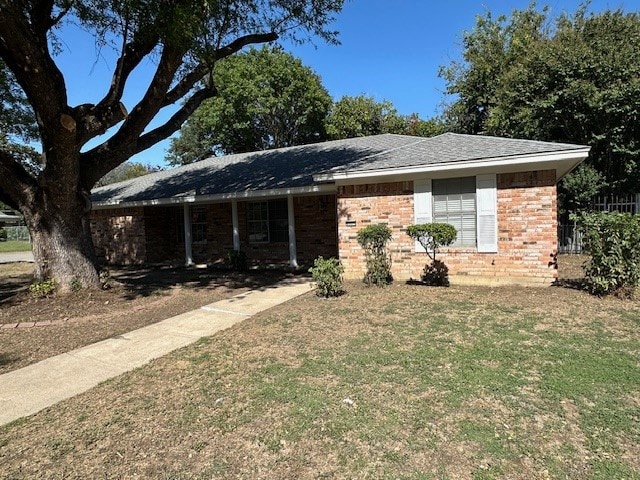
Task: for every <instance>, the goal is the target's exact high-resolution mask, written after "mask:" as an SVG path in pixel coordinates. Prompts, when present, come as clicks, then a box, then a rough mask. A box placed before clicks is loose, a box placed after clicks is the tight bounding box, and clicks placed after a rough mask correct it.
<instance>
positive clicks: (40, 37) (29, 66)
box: [0, 0, 69, 141]
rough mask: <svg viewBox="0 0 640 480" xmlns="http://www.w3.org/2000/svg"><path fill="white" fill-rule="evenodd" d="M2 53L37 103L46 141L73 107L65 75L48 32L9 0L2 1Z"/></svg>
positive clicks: (27, 92)
mask: <svg viewBox="0 0 640 480" xmlns="http://www.w3.org/2000/svg"><path fill="white" fill-rule="evenodd" d="M44 3H47V2H46V1H45V2H44ZM0 56H1V57H2V59H3V60H4V61H5V63H6V64H7V66H8V67H9V68H10V69H11V71H12V72H13V74H14V76H15V78H16V80H17V82H18V84H19V85H20V86H21V87H22V90H23V91H24V92H25V94H26V96H27V98H28V99H29V102H30V103H31V105H32V106H33V109H34V111H35V112H36V115H37V117H38V125H39V127H40V130H41V132H42V134H43V140H45V141H46V140H47V138H48V137H50V136H52V135H53V134H54V133H55V132H57V131H59V130H60V128H61V127H62V125H61V115H62V114H63V113H65V112H67V111H68V110H69V108H68V106H67V91H66V85H65V82H64V77H63V76H62V73H61V72H60V70H59V69H58V67H57V65H56V64H55V62H54V61H53V59H52V58H51V56H50V54H49V47H48V45H47V37H46V31H44V32H35V31H33V30H32V28H31V26H30V25H29V23H28V22H27V20H26V18H25V17H24V15H23V14H21V13H20V11H18V10H16V6H15V4H13V3H12V2H11V1H9V0H0Z"/></svg>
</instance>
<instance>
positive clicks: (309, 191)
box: [93, 184, 336, 210]
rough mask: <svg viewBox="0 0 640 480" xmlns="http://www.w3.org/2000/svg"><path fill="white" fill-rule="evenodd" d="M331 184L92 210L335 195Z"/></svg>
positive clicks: (109, 205)
mask: <svg viewBox="0 0 640 480" xmlns="http://www.w3.org/2000/svg"><path fill="white" fill-rule="evenodd" d="M335 191H336V187H335V185H333V184H325V185H309V186H306V187H291V188H276V189H270V190H245V191H242V192H231V193H220V194H215V195H184V196H181V197H169V198H154V199H150V200H134V201H118V200H116V201H111V202H94V203H93V208H94V209H96V210H104V209H107V208H134V207H150V206H162V205H164V206H170V205H187V204H199V203H216V202H224V201H229V200H253V199H264V198H273V197H286V196H287V195H313V194H318V195H322V194H327V193H335Z"/></svg>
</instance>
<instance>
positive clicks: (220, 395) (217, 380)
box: [0, 283, 640, 479]
mask: <svg viewBox="0 0 640 480" xmlns="http://www.w3.org/2000/svg"><path fill="white" fill-rule="evenodd" d="M347 292H348V293H347V294H346V295H344V296H342V297H339V298H333V299H320V298H317V297H315V296H314V295H313V294H307V295H304V296H302V297H300V298H298V299H296V300H294V301H291V302H288V303H287V304H285V305H283V306H281V307H278V308H275V309H272V310H269V311H266V312H263V313H262V314H259V315H257V316H255V317H253V318H251V319H249V320H247V321H246V322H243V323H242V324H239V325H236V326H235V327H233V328H232V329H229V330H226V331H224V332H221V333H220V334H218V335H216V336H215V337H212V338H208V339H203V340H201V341H200V342H198V343H197V344H196V345H193V346H191V347H188V348H185V349H182V350H179V351H177V352H175V353H173V354H171V355H169V356H167V357H164V358H162V359H159V360H157V361H154V362H152V364H150V365H148V366H146V367H144V368H141V369H138V370H136V371H134V372H131V373H129V374H126V375H123V376H121V377H118V378H116V379H114V380H112V381H109V382H106V383H104V384H102V385H100V386H99V387H97V388H95V389H93V390H91V391H90V392H87V393H86V394H83V395H80V396H78V397H76V398H73V399H71V400H69V401H66V402H63V403H61V404H59V405H57V406H54V407H52V408H50V409H48V410H46V411H44V412H41V413H39V414H37V415H34V416H32V417H30V418H28V419H26V420H24V421H19V422H16V423H14V424H12V425H9V426H7V427H4V428H2V429H0V445H1V447H0V461H1V462H2V465H3V469H2V475H4V476H5V478H45V479H46V478H52V479H53V478H96V477H106V478H134V477H138V478H176V479H182V478H184V479H186V478H220V479H223V478H224V479H226V478H247V479H249V478H251V479H272V478H291V479H293V478H295V479H311V478H376V479H378V478H405V479H425V478H437V479H439V478H451V479H454V478H455V479H472V478H516V479H543V478H585V479H587V478H592V479H609V478H640V462H639V461H638V458H640V455H639V453H640V452H639V451H638V445H640V411H639V408H638V401H637V398H638V397H639V395H640V369H639V368H638V363H639V360H640V334H639V333H638V332H639V327H640V320H639V319H640V304H639V303H638V302H631V301H622V300H618V299H615V298H614V299H605V300H602V299H597V298H594V297H591V296H589V295H587V294H585V293H583V292H580V291H576V290H570V289H562V288H557V287H555V288H546V289H544V288H543V289H527V288H519V287H511V288H493V289H492V288H482V287H474V288H471V287H465V288H461V287H451V288H431V287H421V286H409V285H392V286H390V287H388V288H385V289H377V288H372V289H369V288H365V287H364V286H362V285H361V284H360V283H350V284H348V285H347Z"/></svg>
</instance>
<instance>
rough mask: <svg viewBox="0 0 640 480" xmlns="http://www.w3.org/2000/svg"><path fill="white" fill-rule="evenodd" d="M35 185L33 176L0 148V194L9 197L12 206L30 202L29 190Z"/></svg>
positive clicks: (21, 205) (20, 205)
mask: <svg viewBox="0 0 640 480" xmlns="http://www.w3.org/2000/svg"><path fill="white" fill-rule="evenodd" d="M36 186H37V183H36V180H35V178H33V177H32V176H31V175H29V173H28V172H27V171H26V170H25V169H24V167H23V166H22V165H21V164H20V162H19V161H17V160H16V159H15V158H14V157H13V155H11V154H10V153H8V152H5V151H4V150H0V196H2V197H3V198H9V199H10V200H11V202H10V203H12V204H13V205H14V206H18V207H23V206H25V205H27V204H28V203H30V196H31V192H30V190H32V189H34V188H35V187H36Z"/></svg>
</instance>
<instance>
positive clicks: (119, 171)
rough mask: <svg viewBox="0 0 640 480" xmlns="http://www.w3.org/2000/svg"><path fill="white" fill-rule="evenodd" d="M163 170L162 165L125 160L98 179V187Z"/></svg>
mask: <svg viewBox="0 0 640 480" xmlns="http://www.w3.org/2000/svg"><path fill="white" fill-rule="evenodd" d="M161 170H162V168H161V167H154V166H152V165H145V164H143V163H140V162H132V161H128V162H124V163H122V164H120V165H118V166H117V167H116V168H114V169H113V170H111V171H110V172H109V173H107V174H106V175H105V176H104V177H102V178H101V179H100V180H98V181H97V182H96V187H102V186H104V185H110V184H112V183H118V182H124V181H125V180H131V179H132V178H137V177H141V176H143V175H147V174H149V173H154V172H159V171H161Z"/></svg>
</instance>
